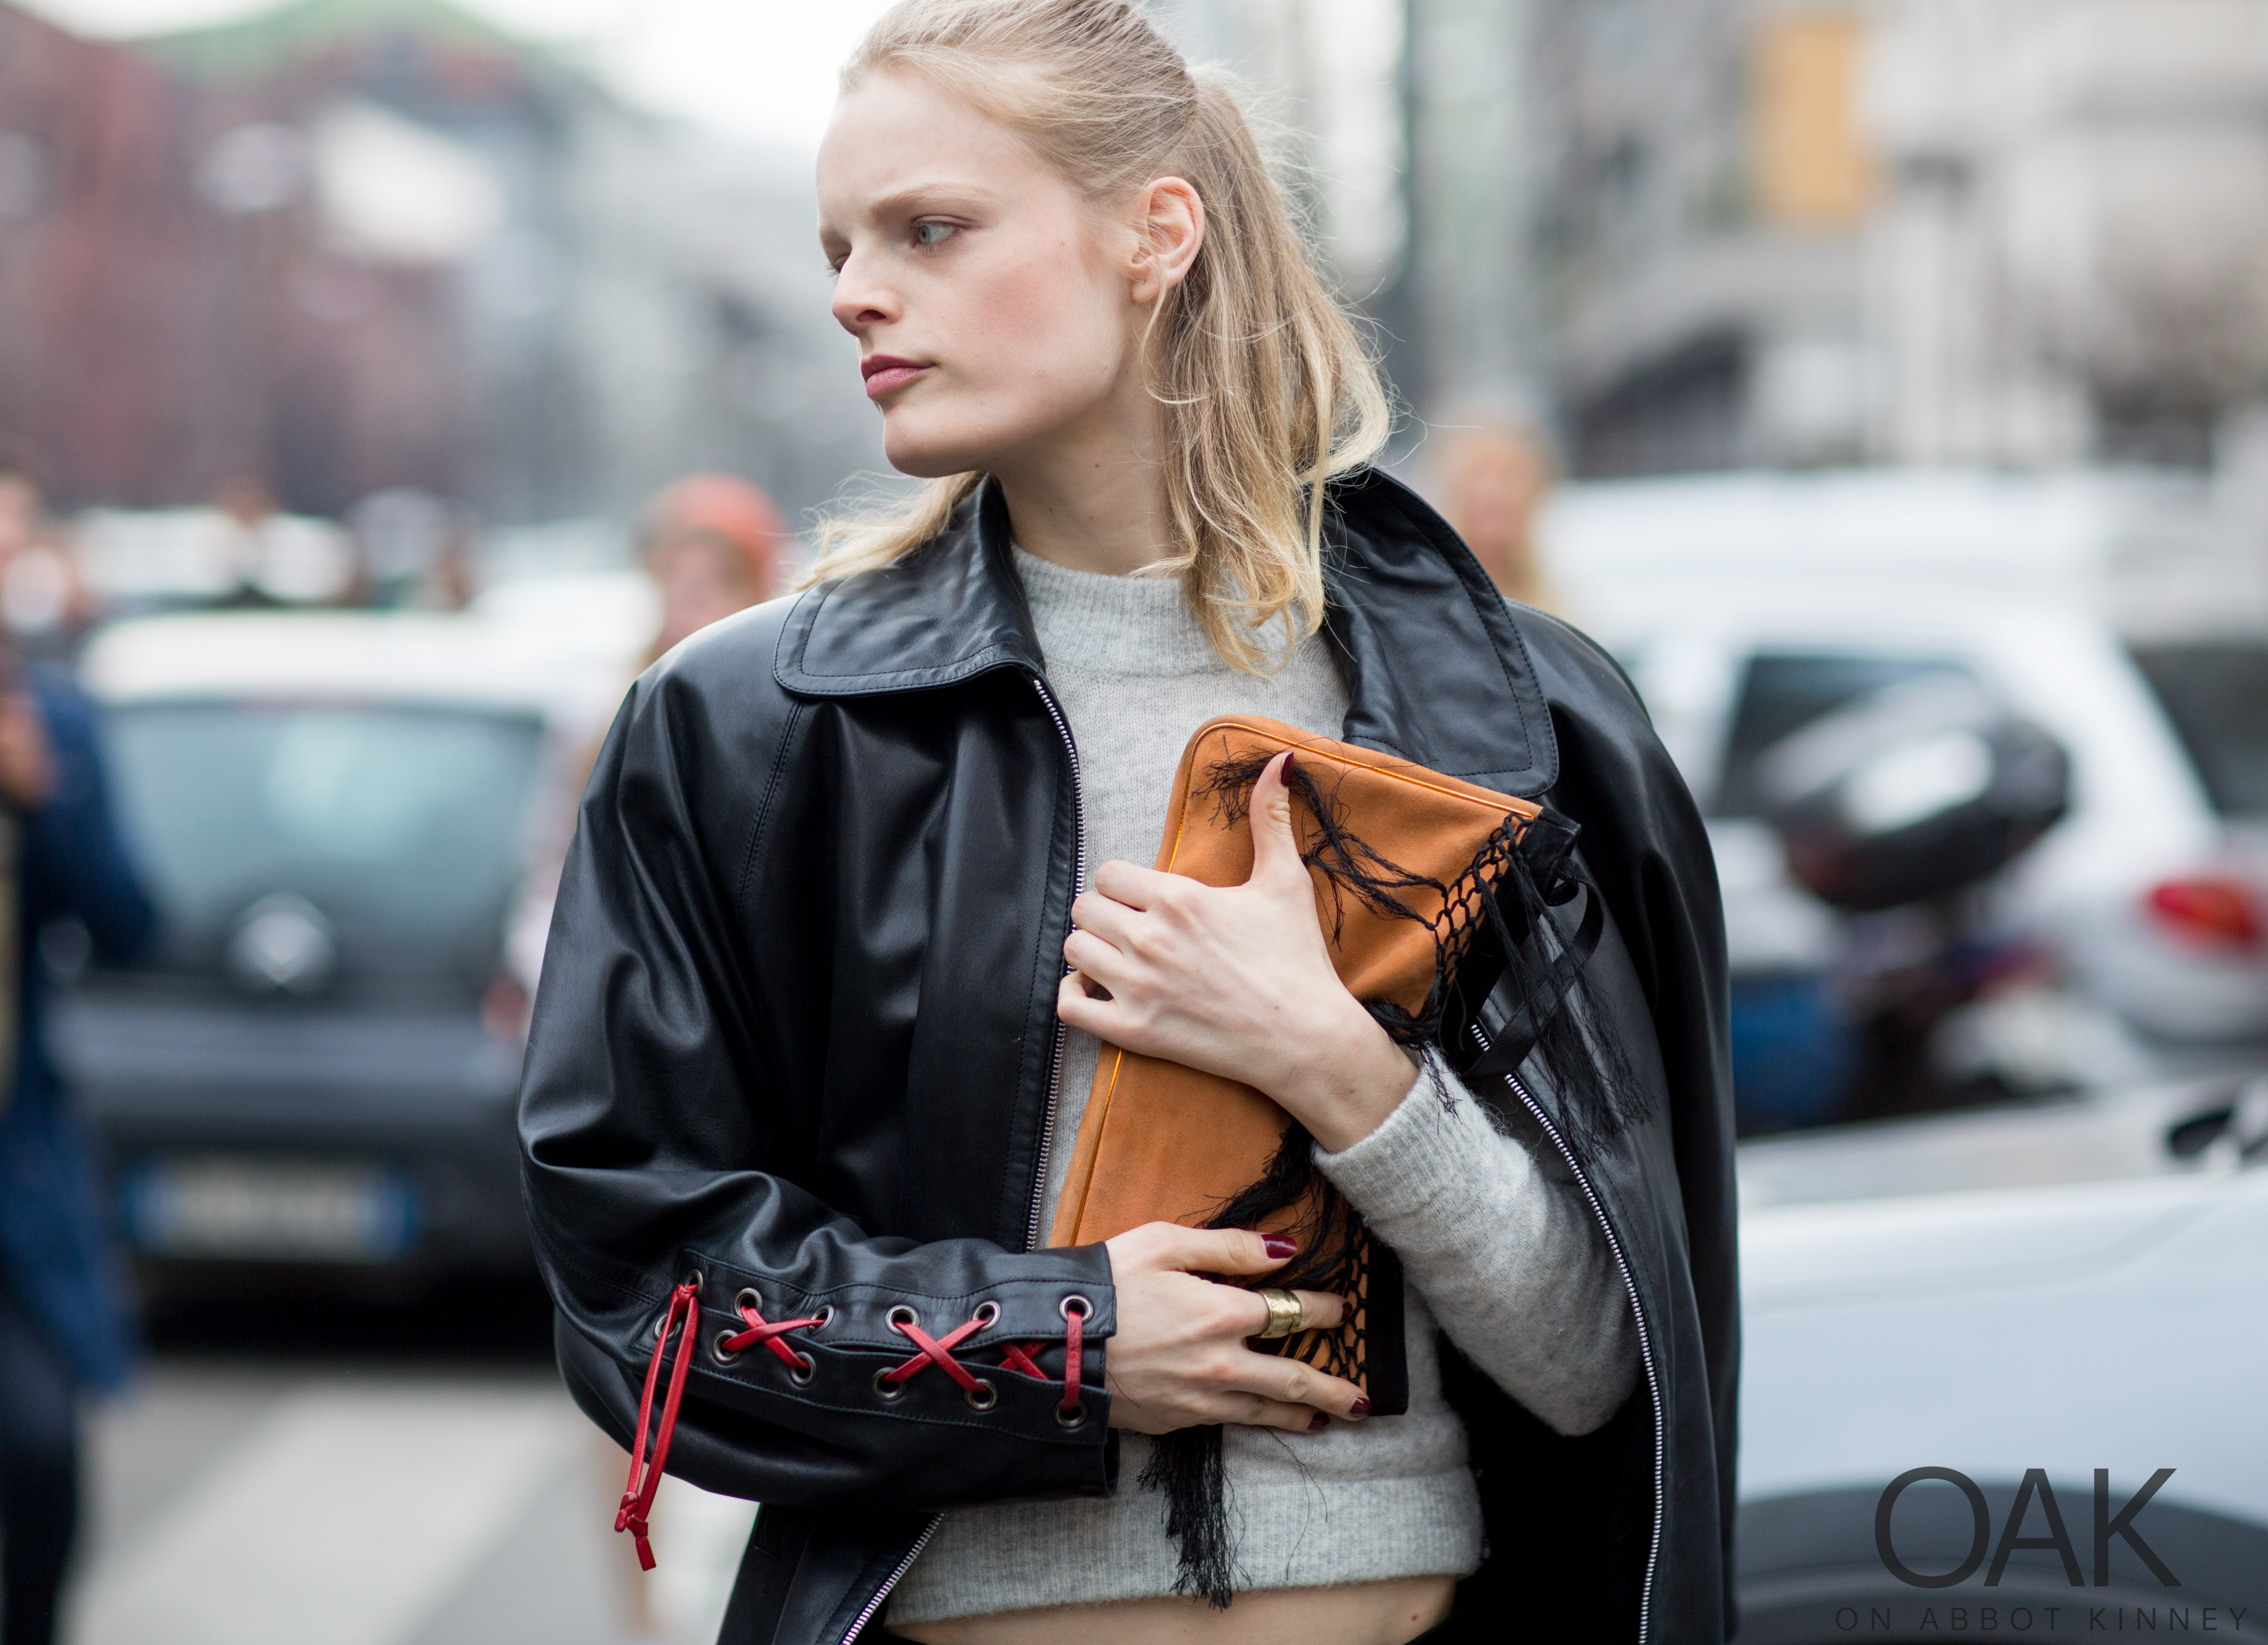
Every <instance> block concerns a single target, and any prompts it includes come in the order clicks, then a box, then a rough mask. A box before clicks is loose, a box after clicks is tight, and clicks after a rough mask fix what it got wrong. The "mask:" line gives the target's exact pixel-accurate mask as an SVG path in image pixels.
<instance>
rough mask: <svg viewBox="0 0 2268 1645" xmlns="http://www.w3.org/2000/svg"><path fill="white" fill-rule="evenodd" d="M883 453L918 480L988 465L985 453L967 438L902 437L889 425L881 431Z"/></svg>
mask: <svg viewBox="0 0 2268 1645" xmlns="http://www.w3.org/2000/svg"><path fill="white" fill-rule="evenodd" d="M882 455H883V456H885V457H887V458H888V459H890V466H891V467H893V468H895V469H896V470H897V471H898V472H899V473H900V474H907V475H910V476H911V477H912V478H914V479H916V480H942V479H944V478H945V477H946V475H948V474H967V473H968V471H969V470H970V469H972V468H982V467H983V466H985V464H984V458H983V453H982V452H979V451H977V450H976V449H975V448H974V447H972V446H971V445H970V444H968V442H967V441H964V440H946V439H936V438H932V437H924V436H911V437H899V436H898V435H897V434H896V433H895V431H894V430H889V429H887V428H885V429H884V430H883V432H882Z"/></svg>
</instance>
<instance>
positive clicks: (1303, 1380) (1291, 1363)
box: [1228, 1352, 1370, 1421]
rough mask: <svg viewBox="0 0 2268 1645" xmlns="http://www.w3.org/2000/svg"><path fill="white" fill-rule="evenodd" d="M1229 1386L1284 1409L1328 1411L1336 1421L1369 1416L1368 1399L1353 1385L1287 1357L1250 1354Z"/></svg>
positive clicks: (1238, 1365)
mask: <svg viewBox="0 0 2268 1645" xmlns="http://www.w3.org/2000/svg"><path fill="white" fill-rule="evenodd" d="M1228 1385H1229V1386H1230V1387H1231V1388H1233V1389H1235V1390H1237V1391H1238V1392H1241V1393H1255V1394H1258V1395H1259V1396H1261V1398H1263V1399H1274V1400H1278V1401H1279V1402H1281V1403H1282V1404H1285V1405H1303V1406H1309V1407H1310V1408H1312V1409H1314V1410H1317V1411H1328V1412H1329V1413H1330V1414H1332V1415H1333V1416H1335V1417H1337V1416H1344V1417H1349V1418H1351V1419H1353V1420H1355V1421H1360V1420H1361V1419H1362V1418H1364V1417H1366V1416H1368V1415H1369V1414H1370V1399H1369V1397H1368V1396H1367V1395H1366V1394H1365V1393H1364V1392H1363V1391H1362V1390H1361V1389H1359V1388H1358V1387H1356V1386H1355V1385H1354V1384H1352V1383H1351V1382H1349V1381H1347V1380H1346V1378H1345V1377H1333V1376H1330V1375H1329V1374H1328V1373H1326V1372H1323V1371H1319V1370H1316V1369H1315V1368H1314V1366H1312V1365H1309V1364H1307V1363H1306V1362H1302V1361H1300V1360H1295V1359H1292V1358H1290V1357H1289V1356H1288V1355H1287V1356H1285V1357H1282V1358H1278V1356H1277V1355H1273V1354H1254V1353H1250V1352H1247V1353H1246V1355H1244V1357H1243V1359H1242V1360H1241V1361H1240V1362H1238V1364H1237V1367H1236V1369H1235V1370H1234V1371H1233V1373H1231V1376H1230V1378H1229V1383H1228ZM1358 1407H1359V1408H1358Z"/></svg>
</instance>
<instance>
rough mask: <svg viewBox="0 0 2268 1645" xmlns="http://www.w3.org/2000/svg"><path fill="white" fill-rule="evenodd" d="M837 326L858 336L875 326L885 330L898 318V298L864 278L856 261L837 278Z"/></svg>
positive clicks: (853, 260) (844, 267)
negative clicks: (883, 327) (884, 327)
mask: <svg viewBox="0 0 2268 1645" xmlns="http://www.w3.org/2000/svg"><path fill="white" fill-rule="evenodd" d="M834 312H835V323H836V325H838V326H840V327H843V330H845V331H847V332H849V333H851V334H852V335H853V336H856V335H857V334H859V333H860V332H863V331H865V330H866V329H867V328H868V327H873V326H886V325H887V324H889V322H890V321H892V320H894V319H897V318H898V304H897V300H896V298H895V297H893V296H892V295H891V294H890V293H889V292H888V291H887V290H885V289H883V288H882V287H880V286H879V285H877V284H875V283H873V282H871V281H869V280H868V279H866V278H865V274H864V271H863V270H861V269H860V268H859V260H858V258H856V257H853V258H852V259H851V260H850V261H848V262H846V263H844V264H843V268H842V271H841V272H840V273H839V274H837V275H836V277H835V303H834Z"/></svg>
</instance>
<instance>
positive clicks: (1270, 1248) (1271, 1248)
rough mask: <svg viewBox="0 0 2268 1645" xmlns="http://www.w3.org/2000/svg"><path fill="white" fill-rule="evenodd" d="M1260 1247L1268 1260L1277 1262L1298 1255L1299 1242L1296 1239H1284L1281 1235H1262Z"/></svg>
mask: <svg viewBox="0 0 2268 1645" xmlns="http://www.w3.org/2000/svg"><path fill="white" fill-rule="evenodd" d="M1260 1245H1261V1248H1262V1249H1263V1250H1264V1251H1265V1252H1267V1253H1268V1255H1269V1256H1270V1258H1271V1259H1273V1260H1275V1261H1278V1262H1281V1261H1283V1260H1285V1259H1286V1258H1288V1257H1296V1256H1298V1255H1299V1254H1300V1242H1299V1241H1297V1240H1296V1239H1286V1238H1285V1237H1284V1236H1283V1235H1281V1234H1263V1235H1262V1236H1261V1237H1260Z"/></svg>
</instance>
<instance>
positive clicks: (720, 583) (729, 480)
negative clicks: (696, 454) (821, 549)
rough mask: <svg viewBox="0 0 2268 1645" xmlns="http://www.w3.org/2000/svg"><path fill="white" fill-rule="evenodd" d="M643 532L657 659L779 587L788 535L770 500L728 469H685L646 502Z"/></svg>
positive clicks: (757, 603)
mask: <svg viewBox="0 0 2268 1645" xmlns="http://www.w3.org/2000/svg"><path fill="white" fill-rule="evenodd" d="M640 537H641V540H642V542H643V545H644V552H645V569H646V573H647V575H648V576H652V578H653V580H654V584H655V586H656V587H658V588H659V590H660V591H661V631H660V632H659V634H658V635H655V636H654V643H653V651H652V657H659V656H660V655H661V654H662V653H663V652H665V651H666V650H670V649H671V648H672V647H674V645H676V644H677V643H678V642H679V641H681V640H682V639H684V638H685V637H686V636H687V635H689V634H693V633H696V632H697V631H699V630H700V629H703V628H707V627H708V626H709V625H710V624H711V623H712V622H715V621H718V619H719V618H722V617H729V616H731V615H732V614H733V613H734V612H736V611H745V610H746V609H747V607H749V606H756V605H761V604H762V603H763V602H764V601H765V600H767V599H770V598H771V597H772V596H773V595H774V594H775V593H777V592H778V591H780V589H781V587H782V585H783V583H784V578H783V576H782V575H781V573H782V571H783V570H784V569H785V568H784V565H783V563H782V561H783V557H784V556H783V551H784V548H785V547H786V546H787V545H788V543H789V542H790V541H791V538H790V535H789V532H788V529H787V526H786V525H785V523H784V521H782V520H781V518H780V517H779V510H777V509H775V508H774V507H773V506H772V502H771V499H770V497H768V496H765V495H764V494H763V493H762V492H761V491H759V490H757V489H756V488H755V487H754V486H752V485H750V484H749V483H748V482H747V481H745V480H736V479H734V478H733V476H732V475H730V474H688V475H687V476H686V477H685V478H684V479H682V480H680V481H675V482H674V483H673V484H671V485H668V486H665V487H664V488H662V489H661V490H660V491H659V492H657V493H655V495H654V498H653V501H652V502H651V503H648V504H646V511H645V518H644V524H643V529H642V531H641V532H640ZM648 660H652V659H651V658H649V659H648Z"/></svg>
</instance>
